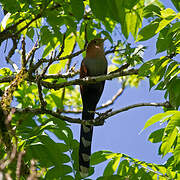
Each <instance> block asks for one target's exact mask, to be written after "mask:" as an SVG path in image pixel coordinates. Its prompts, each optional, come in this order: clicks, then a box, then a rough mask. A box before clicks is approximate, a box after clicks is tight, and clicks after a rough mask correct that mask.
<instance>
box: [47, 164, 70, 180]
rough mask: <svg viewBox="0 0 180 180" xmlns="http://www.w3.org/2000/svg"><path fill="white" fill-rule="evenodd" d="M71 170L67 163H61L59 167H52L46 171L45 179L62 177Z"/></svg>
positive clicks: (50, 179)
mask: <svg viewBox="0 0 180 180" xmlns="http://www.w3.org/2000/svg"><path fill="white" fill-rule="evenodd" d="M71 172H72V168H71V167H70V166H67V165H61V166H59V167H54V168H51V169H49V170H48V172H47V173H46V176H45V179H47V180H52V179H61V178H62V179H63V177H64V176H65V175H66V174H69V173H71Z"/></svg>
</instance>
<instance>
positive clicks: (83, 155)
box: [79, 109, 94, 177]
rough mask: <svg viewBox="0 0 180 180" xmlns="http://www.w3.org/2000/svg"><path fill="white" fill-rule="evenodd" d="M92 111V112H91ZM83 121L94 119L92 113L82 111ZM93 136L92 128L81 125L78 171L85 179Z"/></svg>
mask: <svg viewBox="0 0 180 180" xmlns="http://www.w3.org/2000/svg"><path fill="white" fill-rule="evenodd" d="M91 111H92V110H91ZM82 119H83V120H90V119H94V113H90V112H89V111H88V110H85V109H83V112H82ZM92 135H93V126H89V125H88V126H85V125H81V134H80V147H79V171H80V174H81V177H87V176H88V174H89V173H88V172H89V164H90V156H91V141H92Z"/></svg>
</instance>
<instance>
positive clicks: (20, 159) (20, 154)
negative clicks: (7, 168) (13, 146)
mask: <svg viewBox="0 0 180 180" xmlns="http://www.w3.org/2000/svg"><path fill="white" fill-rule="evenodd" d="M24 155H25V151H21V152H19V154H18V158H17V167H16V179H17V180H19V179H20V176H21V164H22V157H23V156H24Z"/></svg>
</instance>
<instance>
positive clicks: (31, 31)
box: [26, 27, 34, 41]
mask: <svg viewBox="0 0 180 180" xmlns="http://www.w3.org/2000/svg"><path fill="white" fill-rule="evenodd" d="M26 35H27V36H28V37H29V38H30V39H31V40H32V41H33V37H34V29H33V28H32V27H30V28H28V31H27V33H26Z"/></svg>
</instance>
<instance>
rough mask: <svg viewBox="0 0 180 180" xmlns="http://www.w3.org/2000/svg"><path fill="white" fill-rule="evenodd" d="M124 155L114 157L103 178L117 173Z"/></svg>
mask: <svg viewBox="0 0 180 180" xmlns="http://www.w3.org/2000/svg"><path fill="white" fill-rule="evenodd" d="M121 157H122V155H121V154H120V155H119V156H116V157H114V158H113V159H112V160H111V161H110V162H109V163H108V165H107V166H106V168H105V170H104V173H103V176H109V175H113V174H114V172H115V171H116V169H117V167H118V165H119V162H120V159H121Z"/></svg>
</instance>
